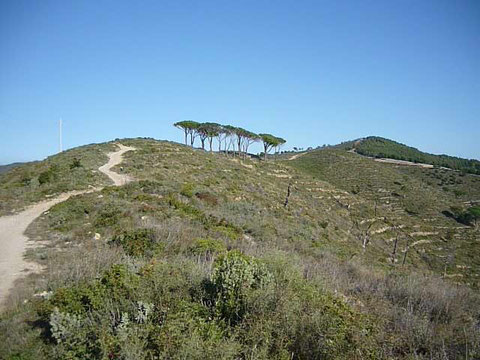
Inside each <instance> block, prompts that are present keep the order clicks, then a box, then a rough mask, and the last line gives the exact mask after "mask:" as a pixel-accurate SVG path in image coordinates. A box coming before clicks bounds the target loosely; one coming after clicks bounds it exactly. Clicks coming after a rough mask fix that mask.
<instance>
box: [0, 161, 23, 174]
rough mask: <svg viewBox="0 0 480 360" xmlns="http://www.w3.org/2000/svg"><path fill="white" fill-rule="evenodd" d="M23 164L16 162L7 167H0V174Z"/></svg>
mask: <svg viewBox="0 0 480 360" xmlns="http://www.w3.org/2000/svg"><path fill="white" fill-rule="evenodd" d="M22 164H23V163H21V162H16V163H12V164H7V165H0V174H3V173H6V172H7V171H8V170H10V169H13V168H14V167H17V166H20V165H22Z"/></svg>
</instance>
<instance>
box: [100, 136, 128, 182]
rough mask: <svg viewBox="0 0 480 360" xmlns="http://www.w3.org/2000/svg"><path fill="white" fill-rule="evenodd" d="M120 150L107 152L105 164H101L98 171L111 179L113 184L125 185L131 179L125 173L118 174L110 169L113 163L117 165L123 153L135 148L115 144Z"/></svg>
mask: <svg viewBox="0 0 480 360" xmlns="http://www.w3.org/2000/svg"><path fill="white" fill-rule="evenodd" d="M117 145H118V147H119V148H120V150H118V151H116V152H113V153H109V154H108V157H109V160H108V162H107V163H106V164H105V165H102V166H100V167H99V168H98V170H99V171H101V172H102V173H104V174H105V175H107V176H108V177H109V178H110V179H112V181H113V183H114V185H115V186H120V185H125V184H126V183H128V182H130V181H132V179H131V178H130V177H129V176H128V175H125V174H118V173H116V172H114V171H112V170H110V169H111V168H112V167H114V166H115V165H118V164H120V163H121V162H122V160H123V154H124V153H126V152H127V151H131V150H135V148H133V147H129V146H125V145H122V144H117Z"/></svg>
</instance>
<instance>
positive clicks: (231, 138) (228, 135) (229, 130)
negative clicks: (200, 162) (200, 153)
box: [223, 125, 237, 157]
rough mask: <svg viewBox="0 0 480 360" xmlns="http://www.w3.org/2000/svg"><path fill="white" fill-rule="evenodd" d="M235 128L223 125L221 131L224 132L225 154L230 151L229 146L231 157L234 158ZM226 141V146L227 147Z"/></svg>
mask: <svg viewBox="0 0 480 360" xmlns="http://www.w3.org/2000/svg"><path fill="white" fill-rule="evenodd" d="M236 129H237V128H236V127H235V126H232V125H224V126H223V131H224V132H225V154H227V153H228V150H230V146H232V147H233V156H234V157H235V131H236ZM227 140H228V145H227Z"/></svg>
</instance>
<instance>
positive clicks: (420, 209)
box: [289, 150, 480, 287]
mask: <svg viewBox="0 0 480 360" xmlns="http://www.w3.org/2000/svg"><path fill="white" fill-rule="evenodd" d="M289 164H291V165H292V166H294V167H295V168H297V169H299V170H301V171H303V172H305V173H308V174H310V175H312V176H314V177H315V178H317V179H319V180H323V181H327V182H329V183H331V184H335V185H336V186H337V187H339V188H341V189H343V190H345V191H347V192H349V193H350V194H351V195H352V196H353V197H354V198H355V199H354V200H353V203H351V205H352V206H351V209H350V212H351V213H352V216H354V217H359V218H363V219H364V218H365V214H363V213H362V210H361V209H357V207H358V205H360V204H361V205H362V206H363V204H364V203H368V204H371V205H372V206H374V204H375V203H377V204H378V209H377V216H378V218H384V217H386V219H387V222H388V223H391V224H392V225H396V226H397V227H398V226H402V229H401V231H397V230H395V229H393V228H389V229H386V231H385V232H383V233H379V234H374V235H373V236H372V241H374V242H375V241H378V242H383V243H385V244H387V243H390V244H393V239H394V238H395V237H396V236H397V234H400V238H399V241H400V245H401V246H402V248H404V247H405V245H406V242H407V241H409V242H410V244H412V243H413V244H415V243H417V244H416V245H415V246H414V247H413V251H412V252H411V255H413V256H411V257H410V259H411V260H412V262H413V264H415V265H422V264H426V265H428V266H429V267H430V268H431V269H433V270H435V271H436V272H438V273H443V272H444V271H445V272H446V275H447V276H451V277H454V278H456V279H457V280H458V281H465V282H468V283H470V285H472V286H475V287H478V285H479V283H478V281H479V279H478V276H479V273H480V259H479V258H478V256H476V254H477V253H478V250H479V244H478V237H479V232H478V229H477V230H475V229H474V228H472V227H468V226H465V225H462V224H459V223H457V222H456V221H454V220H453V219H451V218H447V217H446V216H444V215H443V214H442V211H445V210H449V209H450V207H452V206H458V207H466V206H467V205H466V204H467V203H470V202H471V201H473V202H478V201H479V200H480V178H478V177H476V176H472V175H462V174H460V173H456V172H452V171H448V170H441V169H424V168H418V167H413V166H398V165H393V164H384V163H377V162H375V161H373V160H371V159H368V158H364V157H362V156H360V155H357V154H355V153H351V152H347V151H343V150H319V151H314V152H310V153H308V154H306V155H304V156H301V157H299V158H298V159H296V160H294V161H291V162H289ZM373 231H375V230H373ZM407 235H409V236H407Z"/></svg>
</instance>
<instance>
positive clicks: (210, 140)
mask: <svg viewBox="0 0 480 360" xmlns="http://www.w3.org/2000/svg"><path fill="white" fill-rule="evenodd" d="M208 141H209V142H210V152H212V151H213V149H212V143H213V138H212V137H211V138H209V139H208Z"/></svg>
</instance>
